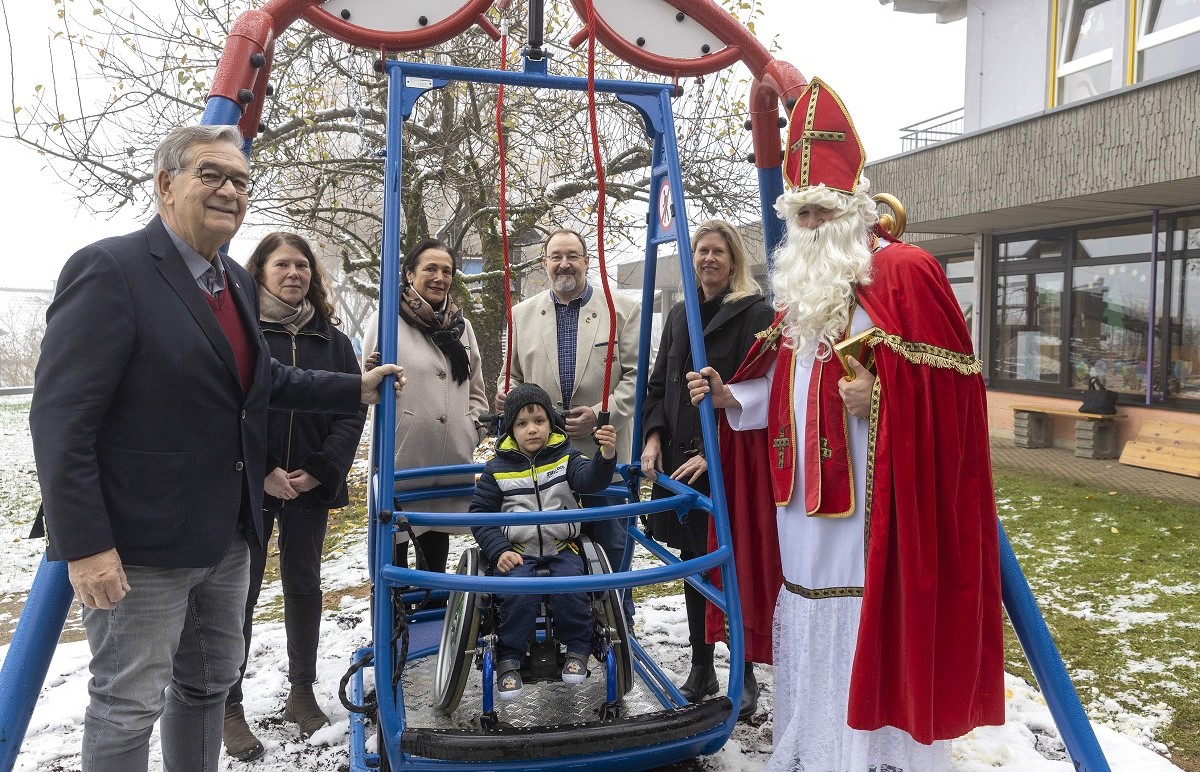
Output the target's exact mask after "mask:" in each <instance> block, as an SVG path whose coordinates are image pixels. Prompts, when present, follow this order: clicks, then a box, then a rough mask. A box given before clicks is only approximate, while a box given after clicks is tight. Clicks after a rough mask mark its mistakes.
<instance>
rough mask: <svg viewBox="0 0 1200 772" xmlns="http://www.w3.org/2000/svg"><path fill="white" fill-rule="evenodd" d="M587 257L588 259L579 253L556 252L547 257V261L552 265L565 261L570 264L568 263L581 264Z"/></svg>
mask: <svg viewBox="0 0 1200 772" xmlns="http://www.w3.org/2000/svg"><path fill="white" fill-rule="evenodd" d="M586 257H587V256H586V255H581V254H579V253H578V252H567V253H561V252H554V253H552V254H549V255H546V259H547V260H549V261H550V262H552V263H561V262H564V261H565V262H568V263H581V262H583V261H584V259H585V258H586Z"/></svg>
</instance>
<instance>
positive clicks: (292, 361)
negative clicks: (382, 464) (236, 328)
mask: <svg viewBox="0 0 1200 772" xmlns="http://www.w3.org/2000/svg"><path fill="white" fill-rule="evenodd" d="M259 327H261V328H262V331H263V337H264V338H266V340H267V345H268V346H269V347H270V349H271V356H272V357H274V358H275V359H277V360H278V361H280V362H282V363H283V364H285V365H292V366H293V367H301V368H303V369H305V370H330V371H333V372H338V373H353V374H354V375H358V372H359V369H358V358H357V357H355V355H354V346H353V345H352V344H351V343H350V339H349V338H347V337H346V335H345V334H344V333H343V332H342V331H341V330H339V329H338V328H336V327H334V326H333V325H332V324H330V323H329V322H327V321H325V320H324V319H322V318H321V317H320V316H313V318H312V319H310V320H309V322H308V324H306V325H304V327H303V328H302V329H301V330H300V332H299V333H297V334H296V335H293V334H292V333H290V332H288V331H287V330H286V329H285V328H284V326H283V325H281V324H276V323H274V322H263V321H259ZM366 420H367V407H366V405H359V408H358V411H357V412H355V413H350V414H346V415H337V414H329V413H298V412H295V411H291V410H276V409H274V408H272V409H271V410H270V412H269V413H268V414H267V474H270V473H271V472H272V471H273V470H274V469H276V468H277V467H278V468H282V469H283V470H284V471H286V472H291V471H294V470H296V469H303V470H304V471H306V472H308V473H309V474H310V475H312V476H313V477H315V478H316V479H317V480H318V481H319V482H320V483H321V484H320V485H318V486H317V487H315V488H313V489H312V490H310V491H305V492H303V493H301V494H300V495H299V496H297V497H296V498H294V499H292V500H290V501H283V500H280V499H277V498H275V497H274V496H271V495H269V494H264V495H263V506H264V507H266V508H267V509H277V508H282V509H288V508H292V509H333V508H334V507H344V506H346V505H347V504H348V503H350V498H349V496H348V495H347V493H346V473H347V472H349V471H350V465H351V464H352V463H354V454H355V452H356V451H357V450H358V443H359V440H361V439H362V431H363V424H364V423H365V422H366Z"/></svg>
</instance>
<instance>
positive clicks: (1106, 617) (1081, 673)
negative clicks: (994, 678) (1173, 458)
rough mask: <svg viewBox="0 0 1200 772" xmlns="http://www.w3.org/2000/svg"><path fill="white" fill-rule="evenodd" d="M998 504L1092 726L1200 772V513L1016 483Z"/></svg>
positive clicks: (1076, 488) (1020, 667)
mask: <svg viewBox="0 0 1200 772" xmlns="http://www.w3.org/2000/svg"><path fill="white" fill-rule="evenodd" d="M996 498H997V503H998V505H999V508H1000V518H1001V522H1002V523H1003V524H1004V527H1005V530H1006V531H1007V532H1008V535H1009V538H1010V540H1011V541H1012V544H1013V550H1014V552H1015V553H1016V555H1017V558H1018V560H1019V561H1020V563H1021V566H1022V568H1023V570H1024V572H1025V575H1026V577H1027V578H1028V580H1029V584H1030V586H1031V587H1032V589H1033V592H1034V595H1035V596H1036V597H1037V599H1038V603H1039V605H1040V606H1041V608H1042V612H1043V614H1044V615H1045V617H1046V621H1047V624H1048V625H1049V627H1050V631H1051V633H1052V634H1053V636H1054V639H1055V642H1056V643H1057V644H1058V647H1059V650H1060V652H1061V653H1062V656H1063V660H1064V661H1065V662H1066V663H1067V668H1068V670H1069V672H1070V673H1071V677H1072V679H1073V680H1074V682H1075V686H1076V689H1077V690H1078V691H1079V694H1080V697H1081V699H1082V700H1083V704H1084V706H1085V708H1086V710H1087V712H1088V714H1089V716H1091V717H1092V718H1093V719H1096V720H1099V721H1102V722H1104V723H1108V724H1112V725H1114V726H1115V727H1118V728H1120V729H1121V730H1122V731H1125V732H1127V733H1132V734H1136V735H1140V737H1141V738H1142V742H1143V743H1144V744H1146V745H1149V746H1151V747H1155V748H1156V749H1157V750H1160V751H1162V750H1166V749H1169V750H1170V751H1171V754H1172V760H1173V761H1174V762H1175V763H1176V764H1178V765H1179V766H1181V767H1183V768H1185V769H1200V763H1198V762H1200V673H1198V672H1197V666H1198V659H1200V658H1198V656H1197V653H1198V652H1200V593H1198V592H1197V590H1198V589H1200V556H1198V554H1197V551H1196V550H1195V545H1196V544H1197V542H1200V508H1198V507H1189V506H1183V505H1178V504H1171V503H1167V502H1164V501H1160V500H1155V499H1146V498H1141V497H1137V496H1129V495H1124V494H1119V493H1117V492H1115V491H1103V490H1102V491H1096V490H1092V489H1089V488H1085V487H1083V486H1080V485H1077V484H1073V483H1062V482H1051V481H1046V480H1042V479H1037V478H1032V477H1027V476H1020V475H1014V474H997V475H996ZM1007 636H1008V637H1007V638H1006V649H1007V651H1006V668H1007V670H1008V671H1009V672H1010V673H1016V674H1018V675H1021V676H1022V677H1024V678H1025V679H1026V680H1027V681H1031V682H1032V680H1033V678H1032V673H1031V671H1030V670H1029V667H1028V665H1027V663H1026V661H1025V657H1024V654H1023V653H1022V652H1021V649H1020V645H1019V643H1018V641H1017V638H1016V635H1015V633H1014V632H1013V631H1012V629H1011V627H1010V628H1009V630H1008V632H1007ZM1164 746H1165V747H1164Z"/></svg>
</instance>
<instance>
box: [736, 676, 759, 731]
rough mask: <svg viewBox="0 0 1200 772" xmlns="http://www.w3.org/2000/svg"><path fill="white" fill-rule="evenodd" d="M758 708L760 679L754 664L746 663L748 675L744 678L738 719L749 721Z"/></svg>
mask: <svg viewBox="0 0 1200 772" xmlns="http://www.w3.org/2000/svg"><path fill="white" fill-rule="evenodd" d="M757 710H758V679H757V678H755V677H754V664H753V663H751V662H747V663H746V676H745V678H743V679H742V704H741V706H740V707H739V708H738V721H749V720H750V719H751V718H752V717H753V716H754V714H755V712H756V711H757Z"/></svg>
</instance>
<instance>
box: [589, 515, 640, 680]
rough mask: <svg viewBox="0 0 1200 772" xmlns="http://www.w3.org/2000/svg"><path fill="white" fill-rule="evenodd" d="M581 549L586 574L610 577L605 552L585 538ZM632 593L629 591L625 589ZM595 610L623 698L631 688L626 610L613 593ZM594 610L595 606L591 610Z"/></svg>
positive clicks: (608, 592) (614, 592)
mask: <svg viewBox="0 0 1200 772" xmlns="http://www.w3.org/2000/svg"><path fill="white" fill-rule="evenodd" d="M580 544H581V546H582V547H583V562H584V565H585V566H586V567H587V572H588V573H589V574H611V573H612V567H611V566H610V565H609V563H608V555H606V554H605V552H604V550H603V549H602V548H601V547H600V546H599V545H597V544H596V543H595V542H593V541H592V540H591V539H589V538H587V537H581V538H580ZM626 592H632V589H626ZM598 605H599V608H598V609H597V610H596V622H597V624H598V625H599V626H600V627H601V628H608V630H609V635H610V636H611V637H612V640H613V642H614V643H615V644H616V645H614V646H613V654H614V655H615V657H616V660H617V694H619V695H625V694H627V693H628V692H629V690H630V689H632V688H633V653H632V652H631V651H630V649H629V623H628V621H627V620H626V619H625V610H624V608H622V607H621V597H620V594H619V593H618V592H617V591H616V590H607V591H605V592H604V593H603V595H602V596H601V598H600V603H599V604H598ZM593 608H595V606H593Z"/></svg>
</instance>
